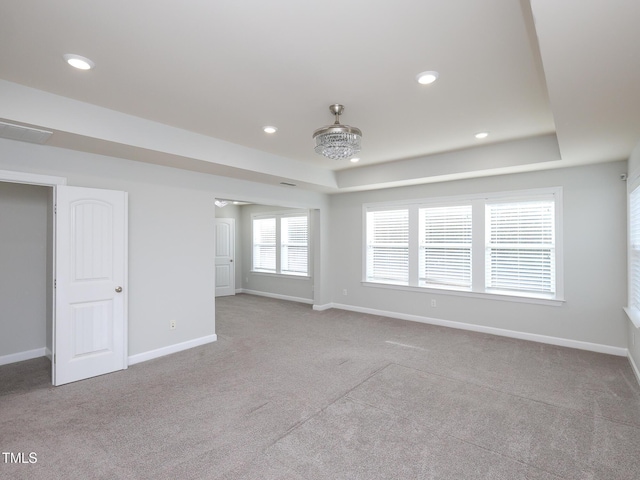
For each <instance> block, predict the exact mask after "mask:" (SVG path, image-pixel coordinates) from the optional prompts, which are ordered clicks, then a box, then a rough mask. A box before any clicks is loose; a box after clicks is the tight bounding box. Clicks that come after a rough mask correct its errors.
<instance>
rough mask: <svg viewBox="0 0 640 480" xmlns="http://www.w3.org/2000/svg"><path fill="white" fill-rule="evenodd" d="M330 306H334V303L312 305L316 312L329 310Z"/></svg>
mask: <svg viewBox="0 0 640 480" xmlns="http://www.w3.org/2000/svg"><path fill="white" fill-rule="evenodd" d="M330 308H334V304H333V303H325V304H324V305H314V306H313V309H314V310H315V311H317V312H323V311H324V310H329V309H330ZM336 308H337V307H336Z"/></svg>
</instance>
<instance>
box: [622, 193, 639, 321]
mask: <svg viewBox="0 0 640 480" xmlns="http://www.w3.org/2000/svg"><path fill="white" fill-rule="evenodd" d="M628 241H629V254H628V260H627V262H628V264H629V267H628V270H629V298H628V300H627V304H628V306H627V308H626V309H625V310H626V312H627V315H629V318H630V319H631V321H632V322H633V323H634V324H635V325H636V326H637V327H639V328H640V186H636V187H635V188H634V189H633V190H632V192H631V194H630V195H629V239H628Z"/></svg>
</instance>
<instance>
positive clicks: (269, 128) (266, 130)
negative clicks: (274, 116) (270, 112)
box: [262, 125, 278, 133]
mask: <svg viewBox="0 0 640 480" xmlns="http://www.w3.org/2000/svg"><path fill="white" fill-rule="evenodd" d="M262 130H263V131H264V133H276V132H277V131H278V129H277V128H276V127H272V126H271V125H267V126H266V127H262Z"/></svg>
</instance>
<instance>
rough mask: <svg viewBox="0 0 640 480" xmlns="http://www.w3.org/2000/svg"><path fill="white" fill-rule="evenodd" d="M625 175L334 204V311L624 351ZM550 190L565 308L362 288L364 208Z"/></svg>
mask: <svg viewBox="0 0 640 480" xmlns="http://www.w3.org/2000/svg"><path fill="white" fill-rule="evenodd" d="M626 170H627V164H626V162H615V163H606V164H597V165H590V166H585V167H574V168H563V169H557V170H549V171H544V172H531V173H522V174H514V175H502V176H495V177H485V178H478V179H470V180H460V181H452V182H443V183H438V184H429V185H421V186H413V187H405V188H394V189H386V190H377V191H369V192H358V193H344V194H337V195H333V196H332V197H331V208H330V214H331V231H330V262H331V278H332V292H333V297H332V299H333V303H334V304H342V305H346V306H347V307H358V308H369V309H374V310H379V311H385V312H398V313H401V314H405V315H415V316H419V317H430V318H436V319H441V320H448V321H453V322H462V323H467V324H474V325H480V326H485V327H491V328H497V329H503V330H512V331H517V332H524V333H528V334H537V335H544V336H549V337H556V338H560V339H568V340H573V341H577V342H588V343H594V344H598V345H605V346H611V347H616V348H622V349H624V348H626V347H627V323H626V322H627V321H626V317H625V314H624V313H623V310H622V307H623V306H624V304H625V302H626V237H625V232H626V226H625V224H626V216H625V211H626V207H625V205H626V194H625V190H626V187H625V182H623V181H621V179H620V175H621V174H622V173H624V172H626ZM556 186H561V187H563V195H564V209H563V215H564V227H563V232H564V276H565V281H564V287H565V299H566V301H565V302H564V303H563V304H562V305H561V306H550V305H540V304H530V303H517V302H513V301H500V300H494V299H483V298H470V297H462V296H456V295H446V294H442V293H428V292H426V291H425V292H415V291H406V290H392V289H388V288H377V287H370V286H364V285H362V283H361V281H362V249H363V231H362V228H363V218H362V217H363V214H362V206H363V204H364V203H370V202H384V201H397V200H410V199H420V198H429V197H446V196H453V195H463V194H473V193H487V192H500V191H508V190H520V189H530V188H542V187H556ZM345 289H346V291H347V295H343V290H345ZM432 299H434V300H436V305H437V306H436V307H435V308H434V307H431V306H430V305H431V300H432Z"/></svg>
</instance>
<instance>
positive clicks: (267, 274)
mask: <svg viewBox="0 0 640 480" xmlns="http://www.w3.org/2000/svg"><path fill="white" fill-rule="evenodd" d="M249 273H250V274H251V275H259V276H261V277H277V278H299V279H300V280H309V279H311V275H307V274H304V275H296V274H293V273H274V272H261V271H259V270H251V271H250V272H249Z"/></svg>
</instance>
